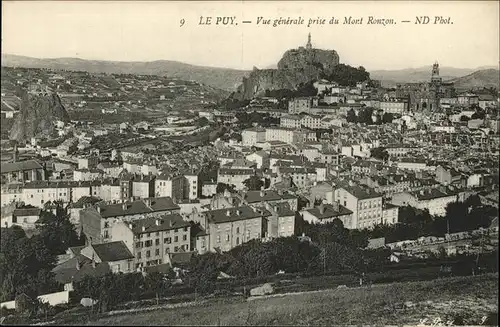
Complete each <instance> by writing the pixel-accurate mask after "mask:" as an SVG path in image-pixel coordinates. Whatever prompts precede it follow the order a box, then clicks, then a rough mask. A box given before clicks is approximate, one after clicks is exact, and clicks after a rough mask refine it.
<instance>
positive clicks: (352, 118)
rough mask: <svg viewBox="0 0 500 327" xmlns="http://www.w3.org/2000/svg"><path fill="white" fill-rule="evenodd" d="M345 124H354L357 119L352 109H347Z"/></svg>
mask: <svg viewBox="0 0 500 327" xmlns="http://www.w3.org/2000/svg"><path fill="white" fill-rule="evenodd" d="M346 119H347V122H349V123H356V122H357V117H356V113H355V112H354V109H352V108H351V109H349V111H348V112H347V117H346Z"/></svg>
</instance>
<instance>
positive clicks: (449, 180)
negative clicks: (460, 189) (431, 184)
mask: <svg viewBox="0 0 500 327" xmlns="http://www.w3.org/2000/svg"><path fill="white" fill-rule="evenodd" d="M435 174H436V180H437V181H438V182H439V183H440V184H443V185H452V184H455V185H461V184H464V186H465V184H466V180H465V179H464V178H463V176H462V174H461V173H460V172H458V171H457V170H456V169H454V168H451V167H444V166H441V165H439V166H438V167H437V168H436V170H435Z"/></svg>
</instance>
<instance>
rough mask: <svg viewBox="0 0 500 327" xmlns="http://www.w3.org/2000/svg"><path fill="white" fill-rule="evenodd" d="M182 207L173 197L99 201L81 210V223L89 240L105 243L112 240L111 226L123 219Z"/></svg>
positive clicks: (163, 212) (177, 209)
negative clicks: (129, 200) (116, 201)
mask: <svg viewBox="0 0 500 327" xmlns="http://www.w3.org/2000/svg"><path fill="white" fill-rule="evenodd" d="M179 211H180V207H179V206H178V205H176V204H175V203H174V202H173V201H172V199H171V198H169V197H163V198H148V199H141V200H137V201H131V202H123V203H117V204H104V203H98V204H96V205H95V206H92V207H88V208H85V209H83V210H82V211H81V212H80V224H81V226H82V232H83V233H84V234H85V236H86V239H87V242H88V243H91V244H97V243H105V242H109V241H110V240H111V234H110V232H111V227H112V225H113V224H114V223H117V222H121V221H127V222H128V221H133V220H137V219H142V218H145V217H159V216H162V215H169V214H174V213H179Z"/></svg>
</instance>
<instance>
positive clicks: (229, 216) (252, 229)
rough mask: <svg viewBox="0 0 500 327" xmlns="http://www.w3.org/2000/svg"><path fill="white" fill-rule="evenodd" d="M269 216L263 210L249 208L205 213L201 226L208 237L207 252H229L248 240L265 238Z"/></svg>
mask: <svg viewBox="0 0 500 327" xmlns="http://www.w3.org/2000/svg"><path fill="white" fill-rule="evenodd" d="M270 215H271V214H270V213H269V212H268V211H267V210H265V209H264V208H260V209H256V208H252V207H250V206H240V207H235V208H227V209H219V210H211V211H207V212H206V213H205V222H204V223H203V224H202V225H205V226H206V227H204V228H205V229H206V231H207V233H208V235H209V251H216V250H220V251H229V250H231V249H232V248H234V247H236V246H238V245H240V244H242V243H246V242H248V241H250V240H253V239H256V240H261V239H262V238H265V237H266V236H267V227H268V221H267V217H269V216H270Z"/></svg>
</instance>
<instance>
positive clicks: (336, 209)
mask: <svg viewBox="0 0 500 327" xmlns="http://www.w3.org/2000/svg"><path fill="white" fill-rule="evenodd" d="M352 213H353V212H352V211H351V210H349V209H347V208H346V207H344V206H342V205H340V204H339V203H338V202H337V201H334V202H333V203H332V204H325V203H322V204H320V205H319V206H317V207H315V208H312V209H305V210H303V211H301V213H300V214H301V215H302V217H303V218H304V220H305V221H307V222H309V223H311V224H327V223H331V222H333V221H334V220H335V219H340V221H341V222H342V224H343V225H344V227H346V228H348V226H352Z"/></svg>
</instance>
